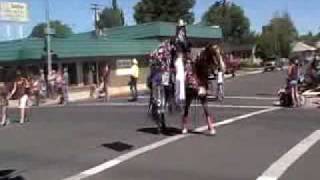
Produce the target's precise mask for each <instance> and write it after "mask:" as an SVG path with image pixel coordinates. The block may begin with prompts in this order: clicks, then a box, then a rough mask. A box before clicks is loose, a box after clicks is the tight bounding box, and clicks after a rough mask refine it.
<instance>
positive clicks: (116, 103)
mask: <svg viewBox="0 0 320 180" xmlns="http://www.w3.org/2000/svg"><path fill="white" fill-rule="evenodd" d="M75 106H80V107H82V106H109V107H110V106H114V107H128V106H130V107H131V106H135V107H142V106H149V103H126V102H114V103H94V104H92V103H88V104H78V105H75ZM191 106H192V107H199V106H201V104H192V105H191ZM57 107H59V106H57ZM60 107H61V106H60ZM71 107H72V106H71ZM208 107H212V108H239V109H269V108H273V107H274V106H250V105H248V106H245V105H223V104H221V105H220V104H208Z"/></svg>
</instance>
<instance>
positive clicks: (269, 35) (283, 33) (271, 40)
mask: <svg viewBox="0 0 320 180" xmlns="http://www.w3.org/2000/svg"><path fill="white" fill-rule="evenodd" d="M297 38H298V33H297V30H296V28H295V25H294V23H293V22H292V20H291V18H290V15H289V14H288V13H284V14H283V15H279V14H276V15H275V16H274V17H273V18H272V19H271V21H270V23H269V24H268V25H267V26H265V27H264V28H263V32H262V34H261V36H260V38H259V40H258V46H259V49H260V50H261V52H263V53H264V55H263V56H266V57H270V56H280V57H288V56H289V54H290V51H291V44H292V43H293V42H294V41H295V40H296V39H297Z"/></svg>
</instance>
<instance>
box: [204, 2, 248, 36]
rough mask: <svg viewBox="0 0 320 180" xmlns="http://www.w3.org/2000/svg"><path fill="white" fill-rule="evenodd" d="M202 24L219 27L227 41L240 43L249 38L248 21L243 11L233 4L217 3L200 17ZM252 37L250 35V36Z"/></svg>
mask: <svg viewBox="0 0 320 180" xmlns="http://www.w3.org/2000/svg"><path fill="white" fill-rule="evenodd" d="M202 23H203V24H206V25H209V26H212V25H219V26H220V27H221V28H222V31H223V35H224V38H225V40H227V41H236V42H239V41H241V40H242V39H243V38H244V37H246V36H247V37H248V36H250V21H249V19H248V18H247V17H246V16H245V14H244V10H243V9H242V8H241V7H240V6H238V5H236V4H235V3H229V2H226V1H225V0H224V1H221V2H220V1H217V2H215V3H214V4H213V5H211V6H210V7H209V9H208V10H207V11H206V12H205V13H204V15H203V16H202ZM251 35H252V34H251Z"/></svg>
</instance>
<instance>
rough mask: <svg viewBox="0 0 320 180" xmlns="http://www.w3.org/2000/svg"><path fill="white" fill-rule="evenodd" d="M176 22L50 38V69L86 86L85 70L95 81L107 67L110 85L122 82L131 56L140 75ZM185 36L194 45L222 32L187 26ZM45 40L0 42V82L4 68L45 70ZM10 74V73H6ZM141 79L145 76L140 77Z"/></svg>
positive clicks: (216, 38)
mask: <svg viewBox="0 0 320 180" xmlns="http://www.w3.org/2000/svg"><path fill="white" fill-rule="evenodd" d="M175 31H176V24H175V23H168V22H151V23H146V24H140V25H134V26H124V27H116V28H111V29H107V30H105V31H103V33H102V34H101V35H100V36H97V35H96V34H95V32H94V31H92V32H86V33H80V34H74V35H72V36H71V37H69V38H65V39H57V38H53V39H52V50H53V52H52V53H53V69H56V70H59V69H62V68H64V67H67V68H68V71H69V74H70V83H71V84H74V85H79V86H82V85H86V84H87V82H88V72H89V70H93V71H94V74H95V81H99V79H100V74H101V71H102V67H104V66H105V64H108V65H110V66H111V69H112V74H111V81H112V82H111V84H112V86H119V85H126V83H127V71H126V69H127V68H128V67H130V65H131V59H132V58H137V59H138V61H139V66H140V67H141V71H142V73H141V74H143V75H146V74H147V72H146V71H147V70H148V68H147V66H148V59H147V57H148V54H149V53H150V52H152V51H153V50H154V49H155V48H156V47H157V46H158V45H159V44H160V43H161V42H162V41H164V40H167V39H170V38H172V37H174V36H175ZM187 32H188V37H189V38H190V40H191V43H192V45H193V47H194V48H201V47H203V46H205V45H206V44H208V43H210V42H219V41H220V40H221V38H222V31H221V29H220V28H218V27H208V26H202V25H188V26H187ZM44 47H45V41H44V39H41V38H26V39H21V40H15V41H7V42H1V43H0V67H1V68H0V71H2V74H1V72H0V81H3V80H4V79H5V78H6V77H4V74H8V73H6V71H10V69H11V70H13V71H14V72H15V71H16V69H19V70H20V71H23V72H33V73H38V72H39V70H40V69H44V70H46V52H45V51H44ZM9 74H10V73H9ZM140 79H141V81H144V80H145V77H142V78H140Z"/></svg>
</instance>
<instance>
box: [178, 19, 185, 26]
mask: <svg viewBox="0 0 320 180" xmlns="http://www.w3.org/2000/svg"><path fill="white" fill-rule="evenodd" d="M186 25H187V23H185V22H184V21H183V19H179V22H178V26H180V27H181V26H186Z"/></svg>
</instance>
